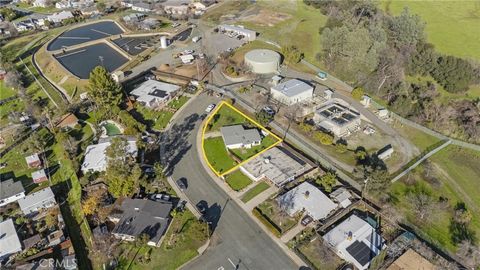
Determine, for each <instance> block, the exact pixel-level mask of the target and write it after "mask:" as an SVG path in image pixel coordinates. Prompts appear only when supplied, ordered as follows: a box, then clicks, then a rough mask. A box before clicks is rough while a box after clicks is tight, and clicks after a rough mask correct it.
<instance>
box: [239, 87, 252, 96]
mask: <svg viewBox="0 0 480 270" xmlns="http://www.w3.org/2000/svg"><path fill="white" fill-rule="evenodd" d="M251 90H252V87H251V86H242V87H240V88H238V90H237V91H238V92H239V93H241V94H246V93H248V92H250V91H251Z"/></svg>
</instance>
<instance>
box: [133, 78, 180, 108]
mask: <svg viewBox="0 0 480 270" xmlns="http://www.w3.org/2000/svg"><path fill="white" fill-rule="evenodd" d="M178 90H180V86H178V85H175V84H171V83H164V82H160V81H157V80H147V81H145V82H143V83H142V84H140V85H139V86H138V87H137V88H135V89H134V90H133V91H132V92H131V93H130V94H131V95H134V96H135V97H136V101H138V102H140V103H141V104H142V105H144V106H146V107H148V108H157V107H161V106H163V105H165V104H167V103H168V101H169V100H170V99H171V98H172V97H174V96H175V93H176V92H177V91H178Z"/></svg>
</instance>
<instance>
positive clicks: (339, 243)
mask: <svg viewBox="0 0 480 270" xmlns="http://www.w3.org/2000/svg"><path fill="white" fill-rule="evenodd" d="M323 240H325V242H326V243H327V244H328V245H329V246H330V247H332V248H333V249H334V250H335V252H336V253H337V255H338V256H339V257H340V258H342V259H344V260H345V261H347V262H349V263H352V264H354V265H355V267H356V268H358V269H360V270H365V269H368V267H369V266H370V262H371V261H372V259H373V258H374V257H375V256H377V255H378V254H379V253H380V251H381V250H382V249H384V248H385V240H384V239H383V238H382V236H380V235H379V234H378V233H377V232H376V231H375V229H374V228H373V227H372V226H371V225H370V224H369V223H368V222H366V221H365V220H363V219H361V218H359V217H358V216H357V215H355V214H352V215H351V216H350V217H348V218H347V219H346V220H344V221H342V222H341V223H340V224H338V225H337V226H336V227H334V228H333V229H331V230H330V231H329V232H327V233H326V234H325V235H324V236H323Z"/></svg>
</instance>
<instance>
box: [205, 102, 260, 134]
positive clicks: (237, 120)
mask: <svg viewBox="0 0 480 270" xmlns="http://www.w3.org/2000/svg"><path fill="white" fill-rule="evenodd" d="M219 106H220V107H219V108H218V109H217V111H216V112H215V114H214V115H213V116H212V117H211V118H210V121H209V122H208V123H207V128H206V131H219V130H220V128H221V127H223V126H231V125H236V124H251V125H253V124H252V123H250V122H248V120H247V119H246V118H245V117H244V116H242V115H241V114H239V113H238V112H236V111H235V110H233V109H232V108H230V107H229V106H227V105H225V103H222V104H221V105H219Z"/></svg>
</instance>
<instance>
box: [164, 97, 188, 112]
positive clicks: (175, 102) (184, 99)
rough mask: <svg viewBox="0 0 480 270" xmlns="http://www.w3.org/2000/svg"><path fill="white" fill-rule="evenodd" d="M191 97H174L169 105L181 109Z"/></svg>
mask: <svg viewBox="0 0 480 270" xmlns="http://www.w3.org/2000/svg"><path fill="white" fill-rule="evenodd" d="M189 99H190V98H189V97H187V96H180V97H178V99H174V100H172V101H170V103H168V107H170V108H172V109H175V110H178V109H180V107H182V106H183V105H185V103H187V101H188V100H189Z"/></svg>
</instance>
